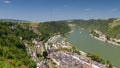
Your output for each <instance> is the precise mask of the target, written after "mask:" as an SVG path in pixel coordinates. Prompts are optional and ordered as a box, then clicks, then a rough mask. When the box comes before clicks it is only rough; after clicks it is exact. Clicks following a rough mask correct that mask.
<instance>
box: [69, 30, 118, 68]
mask: <svg viewBox="0 0 120 68" xmlns="http://www.w3.org/2000/svg"><path fill="white" fill-rule="evenodd" d="M67 38H68V40H69V42H71V43H72V44H73V45H74V46H75V47H76V48H78V49H80V50H82V51H84V52H86V53H95V54H97V55H98V56H100V57H101V58H103V59H105V60H110V61H111V62H112V64H114V65H115V66H116V67H117V68H120V46H116V45H113V44H109V43H105V42H102V41H99V40H97V39H95V38H93V37H91V36H90V35H89V32H88V31H87V30H79V29H74V31H73V32H72V33H70V34H68V35H67Z"/></svg>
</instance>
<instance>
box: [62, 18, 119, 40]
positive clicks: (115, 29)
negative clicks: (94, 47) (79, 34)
mask: <svg viewBox="0 0 120 68" xmlns="http://www.w3.org/2000/svg"><path fill="white" fill-rule="evenodd" d="M60 22H66V23H67V24H72V25H75V26H74V27H75V28H85V29H89V30H92V29H96V30H99V31H101V32H103V33H104V34H106V35H107V36H108V37H112V38H118V39H120V19H119V18H109V19H90V20H82V19H81V20H66V21H60Z"/></svg>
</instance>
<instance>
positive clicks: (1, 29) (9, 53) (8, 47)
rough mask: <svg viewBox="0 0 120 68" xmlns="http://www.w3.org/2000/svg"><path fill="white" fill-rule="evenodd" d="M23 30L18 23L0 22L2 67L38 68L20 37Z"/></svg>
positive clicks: (0, 58)
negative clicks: (22, 67)
mask: <svg viewBox="0 0 120 68" xmlns="http://www.w3.org/2000/svg"><path fill="white" fill-rule="evenodd" d="M21 30H23V29H22V26H20V25H19V24H18V23H11V22H5V23H4V22H0V68H13V67H15V68H20V67H21V66H24V67H27V68H36V64H35V62H33V61H32V60H31V59H30V57H29V56H28V55H27V52H26V48H25V46H24V44H23V43H22V41H21V40H20V39H19V37H20V35H21V34H24V33H22V32H23V31H21ZM17 31H18V32H17ZM24 32H25V33H26V32H29V30H26V31H24ZM19 33H21V34H19ZM30 33H31V34H32V32H30Z"/></svg>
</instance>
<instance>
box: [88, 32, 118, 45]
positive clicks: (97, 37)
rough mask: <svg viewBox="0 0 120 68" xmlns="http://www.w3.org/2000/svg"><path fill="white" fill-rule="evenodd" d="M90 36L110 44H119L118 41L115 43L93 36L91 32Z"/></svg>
mask: <svg viewBox="0 0 120 68" xmlns="http://www.w3.org/2000/svg"><path fill="white" fill-rule="evenodd" d="M90 36H91V37H93V38H95V39H97V40H100V41H103V42H105V43H110V44H113V45H116V46H120V44H118V43H116V42H113V41H108V40H104V39H101V38H98V37H95V36H93V35H92V34H90Z"/></svg>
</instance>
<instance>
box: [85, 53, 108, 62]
mask: <svg viewBox="0 0 120 68" xmlns="http://www.w3.org/2000/svg"><path fill="white" fill-rule="evenodd" d="M87 56H88V57H90V58H91V59H92V60H94V61H97V62H99V63H102V64H105V63H106V61H105V60H104V59H102V58H100V57H99V56H98V55H96V54H88V55H87Z"/></svg>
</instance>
